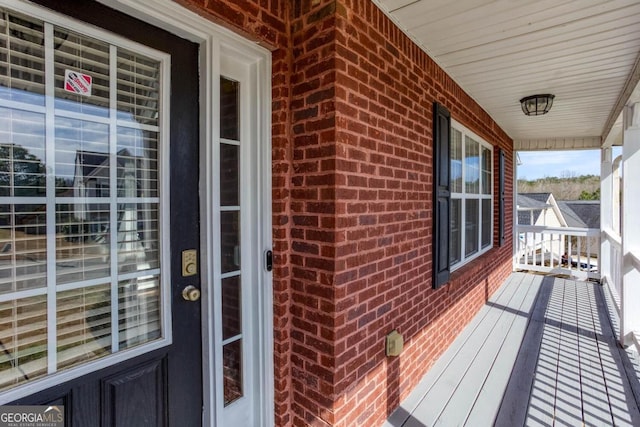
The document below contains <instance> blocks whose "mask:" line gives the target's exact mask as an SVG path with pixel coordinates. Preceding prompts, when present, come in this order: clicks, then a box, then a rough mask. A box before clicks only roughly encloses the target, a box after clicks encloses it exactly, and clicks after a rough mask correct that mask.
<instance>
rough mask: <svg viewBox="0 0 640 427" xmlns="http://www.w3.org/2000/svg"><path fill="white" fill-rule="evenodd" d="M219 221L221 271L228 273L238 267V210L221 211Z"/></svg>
mask: <svg viewBox="0 0 640 427" xmlns="http://www.w3.org/2000/svg"><path fill="white" fill-rule="evenodd" d="M220 223H221V225H220V238H221V240H222V272H223V273H228V272H231V271H236V270H238V269H239V268H240V212H238V211H231V212H221V213H220Z"/></svg>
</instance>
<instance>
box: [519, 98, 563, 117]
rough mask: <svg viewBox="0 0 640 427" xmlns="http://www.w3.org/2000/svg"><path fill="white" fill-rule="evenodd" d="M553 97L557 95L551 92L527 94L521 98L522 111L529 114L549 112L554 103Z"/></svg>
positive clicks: (537, 114)
mask: <svg viewBox="0 0 640 427" xmlns="http://www.w3.org/2000/svg"><path fill="white" fill-rule="evenodd" d="M553 98H555V95H551V94H550V93H545V94H542V95H531V96H525V97H524V98H522V99H521V100H520V106H522V112H523V113H524V114H526V115H527V116H541V115H543V114H547V113H548V112H549V110H550V109H551V106H552V105H553Z"/></svg>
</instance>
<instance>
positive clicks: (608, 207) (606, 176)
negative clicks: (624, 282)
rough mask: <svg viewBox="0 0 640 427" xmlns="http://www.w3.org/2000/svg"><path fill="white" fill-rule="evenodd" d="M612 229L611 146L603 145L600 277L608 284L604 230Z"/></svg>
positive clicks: (609, 267) (608, 253) (607, 246)
mask: <svg viewBox="0 0 640 427" xmlns="http://www.w3.org/2000/svg"><path fill="white" fill-rule="evenodd" d="M611 229H613V162H612V149H611V147H603V148H602V153H601V162H600V259H599V260H598V263H599V268H598V269H599V270H600V278H601V279H602V280H605V281H606V282H607V284H608V285H609V286H613V281H612V274H611V272H612V271H613V270H612V268H613V266H612V260H611V243H610V242H609V239H607V236H606V234H605V233H604V230H611Z"/></svg>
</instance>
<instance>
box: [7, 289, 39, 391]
mask: <svg viewBox="0 0 640 427" xmlns="http://www.w3.org/2000/svg"><path fill="white" fill-rule="evenodd" d="M0 344H1V345H2V352H0V390H3V389H7V388H10V387H13V386H15V385H17V384H20V383H23V382H25V381H28V380H33V379H35V378H39V377H42V376H44V375H46V373H47V296H46V295H40V296H37V297H32V298H23V299H17V300H12V301H7V302H3V303H0Z"/></svg>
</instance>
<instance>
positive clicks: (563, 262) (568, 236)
mask: <svg viewBox="0 0 640 427" xmlns="http://www.w3.org/2000/svg"><path fill="white" fill-rule="evenodd" d="M516 227H517V228H516V230H517V235H518V247H517V253H516V259H515V262H514V266H515V268H516V269H521V270H529V271H539V272H542V273H553V274H567V275H570V276H572V277H577V278H581V279H596V280H599V279H600V270H599V267H598V265H599V261H600V230H599V229H597V228H575V227H547V226H535V225H517V226H516Z"/></svg>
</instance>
